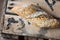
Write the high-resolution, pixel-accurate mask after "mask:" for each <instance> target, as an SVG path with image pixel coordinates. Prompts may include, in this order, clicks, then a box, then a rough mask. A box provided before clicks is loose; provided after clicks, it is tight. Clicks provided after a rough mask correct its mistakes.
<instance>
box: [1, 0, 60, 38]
mask: <svg viewBox="0 0 60 40" xmlns="http://www.w3.org/2000/svg"><path fill="white" fill-rule="evenodd" d="M2 1H3V0H0V4H1V5H2V4H3V2H2ZM1 2H2V3H1ZM0 7H2V6H0ZM0 10H1V8H0ZM1 13H4V12H2V11H1V12H0V14H1ZM0 18H1V15H0ZM0 20H1V19H0ZM0 25H1V24H0ZM0 27H1V26H0ZM7 33H8V32H7ZM13 34H14V33H13ZM17 35H18V34H17ZM26 36H27V35H26ZM28 36H32V35H28ZM34 37H35V36H34ZM37 37H38V36H37ZM39 37H42V38H55V39H60V28H56V29H41V30H40V36H39Z"/></svg>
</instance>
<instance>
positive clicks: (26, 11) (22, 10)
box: [12, 4, 36, 18]
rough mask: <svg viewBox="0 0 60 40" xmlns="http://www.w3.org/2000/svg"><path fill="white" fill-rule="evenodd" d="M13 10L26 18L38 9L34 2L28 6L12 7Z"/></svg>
mask: <svg viewBox="0 0 60 40" xmlns="http://www.w3.org/2000/svg"><path fill="white" fill-rule="evenodd" d="M12 11H13V12H15V13H16V14H18V15H20V16H21V17H23V18H26V17H27V16H28V15H30V14H33V13H34V12H36V9H35V8H34V7H33V6H32V4H31V5H30V6H28V7H21V8H20V7H19V6H17V7H14V8H13V9H12Z"/></svg>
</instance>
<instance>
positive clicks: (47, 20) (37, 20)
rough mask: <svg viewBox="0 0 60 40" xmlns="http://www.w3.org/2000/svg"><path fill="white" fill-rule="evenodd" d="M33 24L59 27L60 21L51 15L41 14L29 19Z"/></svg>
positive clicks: (44, 26)
mask: <svg viewBox="0 0 60 40" xmlns="http://www.w3.org/2000/svg"><path fill="white" fill-rule="evenodd" d="M27 20H28V21H29V22H30V23H31V24H32V25H34V26H37V27H42V28H55V27H58V25H59V21H57V20H56V19H54V18H53V17H52V16H50V15H44V14H41V15H39V16H37V17H34V18H28V19H27Z"/></svg>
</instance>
